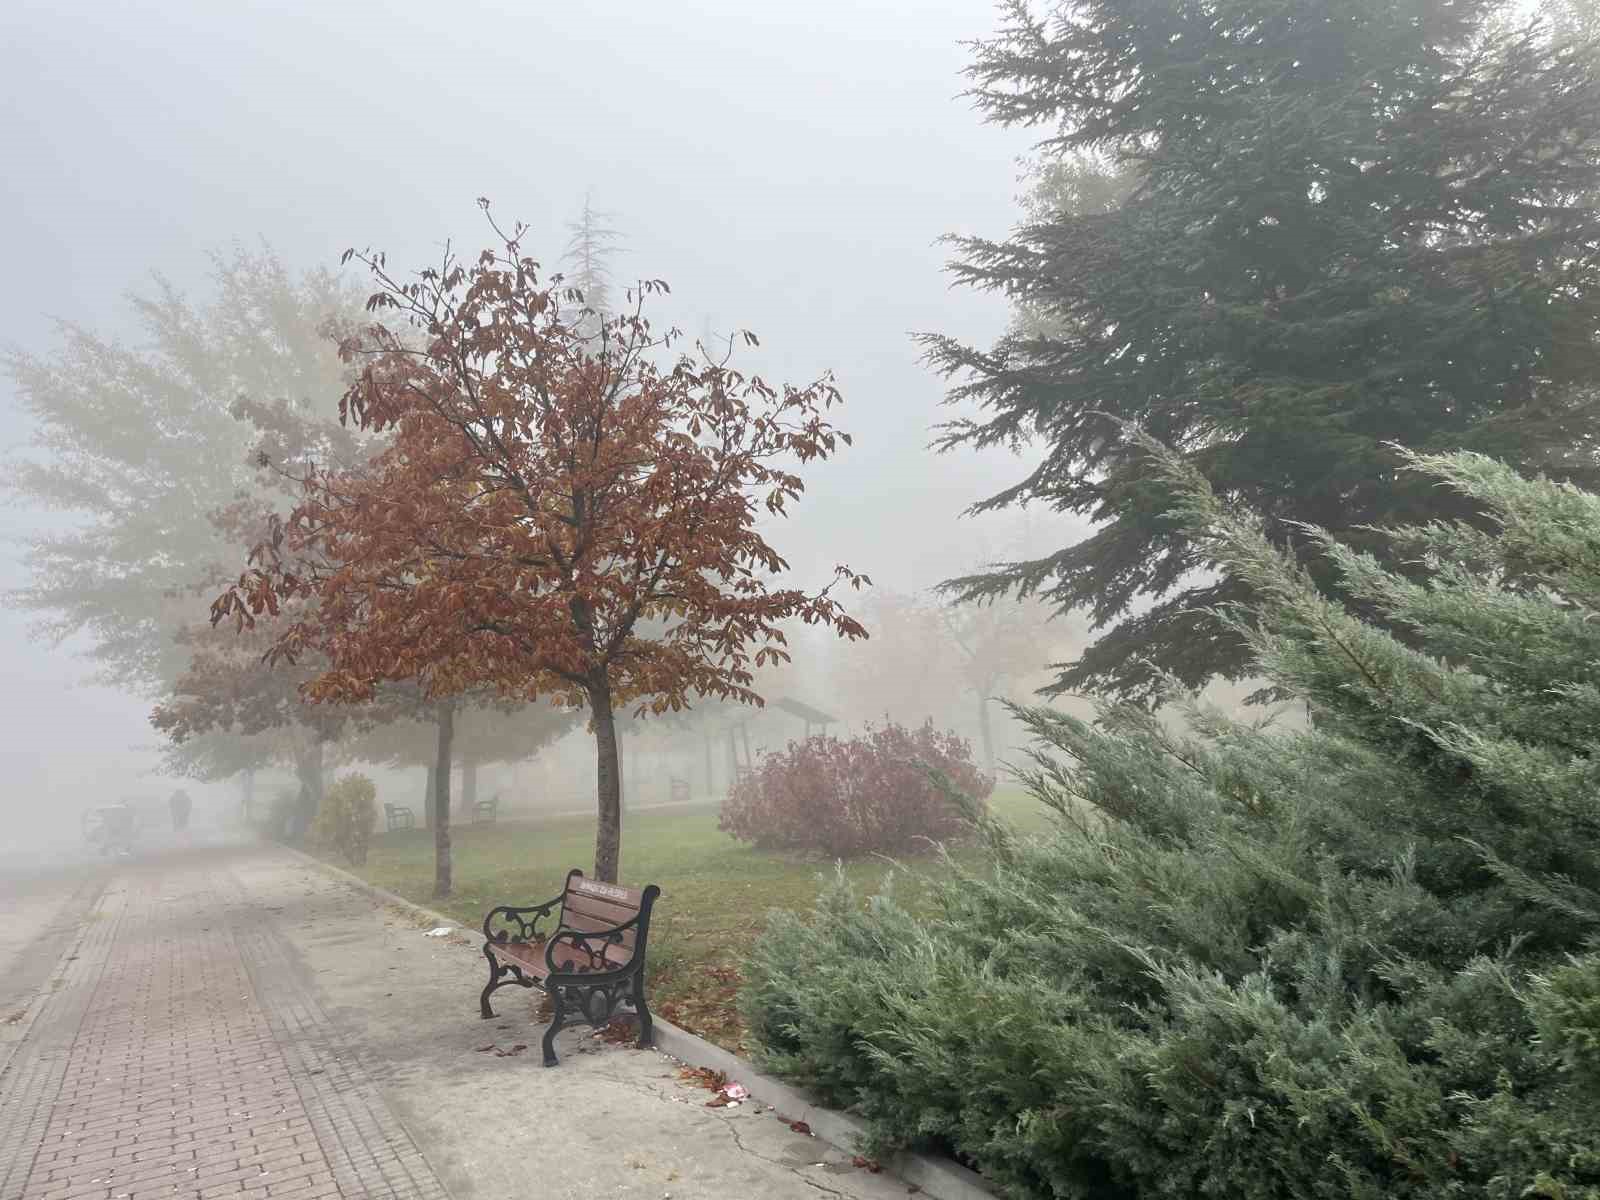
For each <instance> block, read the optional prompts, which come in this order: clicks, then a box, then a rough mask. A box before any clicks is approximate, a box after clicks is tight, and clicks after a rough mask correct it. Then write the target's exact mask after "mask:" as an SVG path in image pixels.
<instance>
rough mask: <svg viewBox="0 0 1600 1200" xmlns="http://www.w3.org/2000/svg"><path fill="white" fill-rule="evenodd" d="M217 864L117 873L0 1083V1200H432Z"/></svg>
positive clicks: (423, 1165) (278, 946) (394, 1127)
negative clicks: (172, 1199) (379, 1199)
mask: <svg viewBox="0 0 1600 1200" xmlns="http://www.w3.org/2000/svg"><path fill="white" fill-rule="evenodd" d="M227 863H228V854H227V852H207V853H201V854H189V855H185V856H182V857H181V858H180V857H170V858H168V859H167V860H165V861H163V862H161V863H156V864H145V865H134V866H130V867H128V868H127V869H126V870H123V871H120V872H118V873H117V874H116V876H115V877H114V878H113V879H112V881H111V882H110V884H109V885H108V887H107V888H106V890H105V892H104V893H102V894H101V895H100V896H99V898H98V901H97V902H96V904H95V905H94V907H93V909H92V910H91V911H90V913H89V919H88V920H87V921H86V922H85V923H84V925H83V928H82V932H81V934H80V935H79V937H78V940H77V942H76V944H75V945H73V946H71V947H64V951H65V952H64V954H63V958H62V961H61V963H60V965H59V967H58V968H57V972H56V975H55V976H54V978H53V979H52V981H51V989H52V991H51V994H50V996H49V999H48V1000H47V1001H46V1002H45V1004H44V1006H43V1008H42V1009H41V1010H40V1011H39V1013H38V1016H37V1018H36V1019H35V1021H34V1024H33V1026H32V1027H31V1028H30V1029H29V1031H28V1034H27V1036H26V1037H25V1038H24V1039H23V1041H22V1042H21V1043H20V1045H19V1046H18V1047H17V1050H16V1052H15V1054H14V1055H13V1056H12V1058H11V1061H10V1062H9V1063H8V1064H7V1065H6V1069H5V1072H4V1074H3V1075H0V1198H3V1200H13V1198H15V1200H80V1198H82V1200H90V1198H94V1200H113V1198H115V1200H154V1198H156V1197H162V1198H168V1197H184V1198H205V1200H210V1198H212V1197H251V1198H256V1197H273V1198H276V1197H294V1198H295V1200H316V1198H319V1197H334V1196H337V1197H351V1198H353V1197H374V1198H377V1197H392V1198H394V1200H445V1191H444V1188H443V1187H442V1186H441V1185H440V1183H439V1182H438V1180H437V1178H436V1177H435V1176H434V1174H433V1172H432V1170H431V1169H430V1168H429V1166H428V1164H427V1162H426V1161H425V1160H424V1159H423V1157H422V1155H421V1153H420V1152H419V1151H418V1150H417V1148H416V1146H415V1144H414V1143H413V1142H412V1140H411V1138H410V1136H409V1135H408V1134H407V1133H406V1131H405V1129H404V1128H403V1127H402V1126H401V1125H400V1123H399V1121H398V1120H397V1119H396V1118H395V1116H394V1115H393V1113H391V1112H390V1111H389V1109H388V1108H387V1106H386V1105H385V1103H384V1102H383V1099H382V1097H381V1095H380V1094H379V1093H378V1091H377V1089H376V1087H375V1086H374V1084H373V1083H372V1081H371V1079H370V1078H368V1076H367V1073H366V1072H365V1070H364V1069H363V1067H362V1065H361V1064H360V1062H358V1061H356V1060H355V1059H354V1058H353V1057H352V1056H351V1055H350V1054H348V1053H346V1052H343V1051H342V1050H341V1047H340V1045H339V1043H338V1039H337V1038H336V1037H335V1036H334V1034H333V1031H332V1028H331V1026H330V1024H329V1021H328V1019H327V1016H326V1014H325V1013H324V1012H323V1011H322V1010H321V1008H320V1007H319V1005H318V1003H317V1001H316V998H315V996H314V994H313V992H312V990H311V988H310V987H309V985H308V982H307V981H306V980H304V979H303V978H301V977H300V975H299V973H298V972H299V968H298V967H297V965H296V963H295V962H294V961H293V956H292V955H291V954H290V953H289V951H288V948H287V946H286V945H285V944H284V942H283V940H282V935H281V934H280V933H279V932H278V931H277V929H276V928H275V927H274V925H273V924H272V921H271V914H270V912H269V911H263V910H262V909H261V908H260V906H259V905H252V904H248V903H245V897H244V895H243V893H242V892H241V890H240V887H239V884H238V882H237V880H236V879H235V878H234V877H233V875H232V873H231V872H230V871H229V869H228V865H227Z"/></svg>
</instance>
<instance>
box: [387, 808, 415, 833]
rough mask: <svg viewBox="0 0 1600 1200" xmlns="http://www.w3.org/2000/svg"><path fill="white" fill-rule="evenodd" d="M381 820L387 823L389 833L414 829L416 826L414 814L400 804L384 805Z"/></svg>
mask: <svg viewBox="0 0 1600 1200" xmlns="http://www.w3.org/2000/svg"><path fill="white" fill-rule="evenodd" d="M383 819H384V820H385V821H387V822H388V825H389V832H390V833H393V832H394V831H395V830H396V829H415V828H416V825H417V817H416V814H415V813H413V812H412V811H411V810H410V809H409V808H406V807H405V806H404V805H401V804H385V805H384V806H383Z"/></svg>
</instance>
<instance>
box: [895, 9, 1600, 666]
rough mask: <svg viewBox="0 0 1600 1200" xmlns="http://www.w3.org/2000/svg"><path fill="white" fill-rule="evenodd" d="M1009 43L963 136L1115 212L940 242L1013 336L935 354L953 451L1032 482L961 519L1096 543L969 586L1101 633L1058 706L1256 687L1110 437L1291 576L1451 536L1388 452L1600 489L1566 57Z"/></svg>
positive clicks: (1476, 16)
mask: <svg viewBox="0 0 1600 1200" xmlns="http://www.w3.org/2000/svg"><path fill="white" fill-rule="evenodd" d="M1005 12H1006V21H1005V25H1004V27H1003V28H1002V29H1001V31H1000V32H999V33H998V34H996V35H995V36H994V37H992V38H991V39H989V40H987V41H985V42H982V43H980V44H978V45H977V47H976V52H975V53H976V57H975V61H974V64H973V65H972V67H971V68H970V75H971V78H972V80H973V81H974V85H975V86H974V91H973V94H974V96H975V97H976V99H977V101H978V103H979V105H980V107H981V108H982V109H983V110H984V111H985V112H986V113H987V115H988V116H989V117H990V119H992V120H994V121H996V122H998V123H1001V124H1006V125H1018V126H1036V127H1040V128H1041V129H1042V130H1044V132H1045V134H1046V137H1047V141H1046V143H1045V153H1046V155H1047V156H1061V157H1062V158H1068V157H1069V156H1074V155H1077V156H1080V157H1079V158H1078V159H1076V160H1075V161H1076V162H1077V163H1078V165H1079V166H1082V165H1083V164H1084V163H1086V162H1093V163H1099V164H1103V165H1104V167H1105V169H1106V170H1108V171H1109V172H1111V173H1112V174H1113V175H1115V177H1116V178H1117V179H1119V180H1125V181H1129V182H1130V184H1131V186H1130V190H1128V191H1127V193H1126V195H1125V196H1120V197H1119V195H1118V193H1117V190H1116V189H1114V188H1113V189H1111V190H1110V191H1109V192H1105V193H1103V194H1102V195H1100V196H1099V198H1098V201H1103V203H1101V202H1098V201H1097V200H1096V197H1094V196H1087V197H1086V196H1084V195H1080V194H1077V193H1073V192H1070V189H1069V194H1068V195H1067V197H1066V200H1068V201H1071V202H1070V203H1068V202H1063V203H1062V204H1060V205H1059V206H1055V207H1053V208H1052V206H1051V205H1049V204H1048V203H1046V204H1044V206H1043V211H1036V212H1034V213H1032V214H1030V215H1029V217H1028V219H1027V220H1026V221H1025V223H1024V224H1023V225H1021V226H1020V227H1019V228H1018V229H1017V230H1016V232H1015V233H1014V234H1013V235H1012V236H1011V237H1010V238H1008V239H1007V240H1004V241H989V240H985V239H982V238H964V239H960V240H959V241H958V248H959V259H958V261H957V262H956V263H955V264H954V268H953V269H954V273H955V275H956V277H957V278H958V279H960V280H961V281H963V282H964V283H967V284H969V285H971V286H974V287H979V288H986V289H993V290H996V291H998V292H1001V293H1003V294H1004V295H1006V296H1007V297H1008V298H1010V299H1011V300H1012V301H1013V303H1014V304H1015V305H1016V306H1017V308H1018V309H1019V310H1020V312H1021V313H1022V314H1024V316H1025V318H1026V319H1023V320H1020V321H1019V322H1018V324H1017V326H1016V327H1014V328H1013V329H1012V331H1011V332H1010V333H1008V334H1007V335H1006V336H1005V337H1003V338H1002V339H1001V340H1000V341H999V342H998V343H997V344H996V345H994V346H992V347H990V348H987V349H983V348H978V347H974V346H969V345H965V344H963V343H962V342H960V341H959V340H957V339H955V338H951V337H944V336H935V335H930V336H928V337H926V338H925V339H924V345H925V346H926V348H927V350H928V352H929V354H930V357H931V359H932V361H933V362H934V363H935V364H936V365H937V366H938V367H939V368H940V369H941V370H942V371H944V372H946V373H948V374H949V375H950V376H952V377H953V378H954V380H955V382H954V385H953V387H952V391H951V400H952V402H953V403H955V404H958V405H962V406H966V407H968V408H969V415H967V416H963V417H960V418H958V419H956V420H955V421H953V422H952V423H950V424H949V425H948V426H946V427H945V429H944V435H943V441H942V445H943V446H944V447H945V448H947V449H948V448H954V447H960V446H972V447H983V446H995V445H1004V446H1013V447H1018V448H1020V447H1023V446H1033V447H1036V448H1037V449H1038V450H1039V451H1040V452H1041V458H1040V461H1039V462H1038V465H1037V466H1036V467H1035V468H1034V469H1033V470H1032V471H1030V472H1029V473H1028V474H1027V475H1026V476H1025V477H1024V478H1023V479H1021V480H1020V481H1019V482H1018V483H1017V484H1016V485H1014V486H1013V487H1010V488H1007V489H1006V490H1005V491H1002V492H1000V493H998V494H996V495H994V496H992V497H990V498H988V499H986V500H984V501H982V502H981V503H980V504H979V505H978V506H977V507H978V508H979V509H992V508H1000V507H1004V506H1007V505H1011V504H1014V503H1019V502H1023V501H1028V500H1033V501H1038V502H1042V503H1045V504H1048V505H1050V506H1052V507H1054V508H1055V509H1057V510H1059V511H1062V512H1068V513H1073V514H1076V515H1078V516H1081V517H1088V518H1091V519H1092V520H1094V521H1095V522H1097V523H1098V525H1099V528H1098V529H1097V531H1096V532H1095V533H1094V534H1093V535H1092V536H1090V537H1088V538H1086V539H1084V540H1082V541H1080V542H1078V543H1076V544H1075V545H1070V546H1067V547H1065V548H1063V549H1061V550H1059V551H1058V552H1056V553H1054V554H1049V555H1046V556H1042V557H1038V558H1035V559H1032V560H1030V561H1028V562H1025V563H1020V564H1016V565H1014V566H1013V567H1011V568H1009V569H1007V570H1003V571H999V572H990V573H986V574H983V575H978V576H974V577H972V578H970V579H967V580H964V581H962V582H963V585H964V586H963V588H962V589H961V591H962V594H965V595H968V596H982V595H990V594H997V593H1003V592H1008V591H1017V590H1020V591H1022V592H1025V593H1027V592H1036V593H1038V594H1040V595H1042V596H1043V597H1044V598H1045V599H1047V600H1048V601H1049V602H1050V603H1052V604H1053V605H1055V606H1057V607H1059V608H1063V609H1068V608H1086V609H1088V610H1089V611H1090V613H1091V614H1092V616H1093V618H1094V620H1095V622H1096V624H1097V625H1098V626H1101V627H1104V626H1109V627H1110V629H1109V632H1107V633H1106V634H1105V635H1104V636H1103V637H1101V639H1100V640H1099V641H1098V642H1096V643H1095V644H1094V645H1093V646H1092V647H1091V648H1090V649H1089V650H1088V651H1087V652H1086V653H1085V654H1084V655H1083V656H1082V657H1081V658H1080V659H1079V660H1078V661H1077V662H1076V663H1074V664H1071V666H1070V668H1069V669H1067V670H1066V671H1065V672H1064V674H1063V675H1062V676H1061V678H1060V680H1059V686H1060V687H1062V688H1063V689H1079V688H1085V687H1098V688H1103V689H1107V690H1109V691H1111V692H1113V693H1117V694H1121V695H1124V696H1141V697H1148V696H1151V695H1153V694H1154V693H1155V691H1156V690H1157V688H1158V686H1159V683H1158V680H1159V673H1160V672H1161V671H1170V672H1172V673H1174V674H1175V675H1176V676H1177V677H1178V678H1180V679H1182V680H1183V681H1184V682H1186V683H1188V684H1191V685H1198V684H1201V683H1203V682H1204V681H1205V680H1206V679H1207V678H1209V677H1211V676H1213V675H1216V674H1222V675H1225V676H1228V677H1230V678H1239V677H1241V676H1243V675H1245V674H1246V673H1247V672H1248V671H1249V656H1248V654H1247V653H1246V650H1245V647H1244V645H1243V643H1242V641H1241V640H1240V639H1239V638H1238V637H1237V636H1236V635H1234V634H1231V633H1229V632H1227V631H1226V630H1224V629H1222V628H1221V627H1220V626H1218V625H1216V624H1215V623H1214V622H1213V621H1212V620H1211V618H1210V617H1209V615H1208V610H1210V609H1212V608H1213V607H1215V606H1216V605H1217V604H1219V603H1223V602H1227V601H1236V600H1239V599H1242V598H1243V597H1244V596H1245V594H1246V591H1247V585H1246V584H1245V583H1244V582H1243V581H1242V580H1239V579H1236V578H1235V579H1226V578H1217V577H1215V576H1214V575H1207V574H1206V573H1205V572H1206V570H1207V568H1209V567H1210V566H1211V565H1212V564H1211V561H1210V559H1209V557H1208V555H1207V553H1206V552H1205V550H1204V549H1203V548H1202V547H1200V546H1198V545H1197V544H1196V542H1195V541H1194V539H1193V538H1191V537H1189V536H1188V535H1187V534H1186V533H1185V532H1184V531H1183V530H1182V529H1181V528H1180V527H1178V526H1177V525H1176V524H1175V523H1174V522H1173V521H1172V520H1171V519H1170V518H1169V517H1168V516H1167V515H1166V513H1167V511H1168V508H1169V505H1168V502H1167V498H1166V495H1165V492H1164V489H1163V488H1162V487H1160V486H1158V485H1156V484H1155V483H1153V482H1152V481H1151V480H1150V479H1149V478H1148V477H1147V473H1146V472H1145V470H1144V467H1143V465H1142V462H1141V460H1140V458H1139V456H1138V455H1136V454H1133V453H1131V452H1130V448H1129V446H1128V444H1127V442H1126V441H1125V438H1124V435H1123V434H1122V432H1121V427H1120V426H1119V425H1118V424H1117V423H1116V422H1114V421H1112V420H1108V419H1107V417H1106V416H1105V415H1104V414H1107V413H1109V414H1112V415H1114V416H1116V417H1120V418H1132V419H1137V420H1138V421H1140V422H1142V423H1143V424H1145V425H1146V426H1147V427H1148V428H1149V429H1150V430H1151V431H1152V432H1153V433H1155V434H1156V435H1157V436H1159V437H1161V438H1162V439H1163V440H1164V441H1166V442H1168V443H1169V444H1172V445H1176V446H1178V447H1180V448H1181V449H1182V450H1183V452H1184V453H1185V455H1186V456H1187V460H1188V461H1189V462H1190V463H1191V464H1193V465H1194V466H1195V467H1197V468H1198V469H1200V470H1201V471H1202V472H1203V473H1204V474H1205V476H1206V477H1207V479H1208V480H1209V481H1210V482H1211V484H1212V485H1213V486H1214V487H1215V488H1216V489H1217V490H1218V491H1219V492H1220V493H1222V494H1223V495H1225V496H1227V497H1228V498H1230V499H1231V500H1236V501H1241V502H1245V503H1248V504H1249V505H1251V506H1252V507H1253V508H1255V509H1257V510H1259V511H1260V512H1261V513H1262V514H1263V515H1264V517H1265V519H1266V520H1267V522H1268V528H1269V530H1270V531H1271V533H1272V536H1274V537H1275V538H1277V539H1279V540H1281V541H1285V542H1288V543H1293V544H1296V545H1300V546H1301V548H1302V550H1303V549H1304V547H1303V544H1302V543H1303V538H1302V537H1301V536H1300V535H1299V534H1298V533H1297V526H1296V525H1295V524H1294V523H1295V522H1299V521H1311V522H1315V523H1317V524H1320V525H1323V526H1325V527H1328V528H1330V529H1333V530H1335V531H1336V532H1337V533H1338V534H1339V536H1341V537H1343V538H1345V539H1346V540H1355V541H1358V542H1361V543H1362V544H1365V543H1366V541H1369V540H1371V539H1370V535H1365V534H1363V533H1362V532H1361V528H1362V527H1363V526H1366V525H1370V524H1382V523H1392V522H1397V521H1417V520H1425V519H1428V518H1429V517H1432V516H1450V515H1456V514H1462V513H1466V512H1468V511H1469V510H1470V508H1471V505H1472V501H1471V500H1470V498H1468V497H1464V496H1460V495H1458V494H1453V493H1448V492H1446V491H1444V490H1442V489H1439V488H1436V487H1433V486H1432V485H1431V484H1429V483H1427V482H1425V481H1420V480H1418V479H1416V478H1415V477H1414V476H1410V475H1407V474H1405V473H1402V472H1400V471H1399V470H1398V464H1399V462H1400V459H1399V457H1398V455H1397V453H1396V451H1395V450H1393V449H1392V448H1390V446H1389V443H1391V442H1398V443H1400V444H1403V445H1406V446H1410V447H1414V448H1418V449H1423V450H1430V451H1432V450H1444V449H1452V448H1470V449H1475V450H1480V451H1483V452H1487V453H1490V454H1493V455H1495V456H1496V457H1498V458H1501V459H1504V460H1506V461H1509V462H1511V463H1514V464H1516V465H1518V466H1521V467H1525V468H1529V469H1538V470H1545V471H1549V472H1552V473H1555V474H1557V475H1559V476H1561V477H1564V478H1570V479H1573V480H1575V481H1578V482H1582V483H1585V484H1587V485H1594V484H1595V483H1597V482H1600V473H1597V470H1596V460H1595V447H1596V440H1595V438H1596V431H1597V429H1600V398H1597V396H1596V394H1595V392H1594V390H1593V389H1592V388H1590V387H1589V386H1587V385H1588V384H1589V383H1591V382H1592V381H1593V380H1595V378H1596V376H1597V367H1600V341H1597V339H1596V338H1595V337H1594V336H1593V335H1594V332H1595V329H1596V326H1597V318H1600V222H1597V220H1596V214H1595V213H1594V211H1593V209H1592V207H1591V206H1590V204H1589V203H1588V202H1587V199H1586V198H1587V197H1588V196H1589V195H1590V194H1592V193H1593V191H1594V189H1595V187H1596V185H1597V183H1600V156H1597V154H1596V152H1595V151H1596V141H1595V137H1596V133H1597V131H1600V80H1597V75H1596V72H1595V71H1594V70H1593V69H1592V67H1591V65H1590V62H1589V60H1588V58H1587V57H1586V55H1585V54H1584V53H1583V48H1582V47H1581V46H1577V45H1575V44H1573V43H1571V42H1570V41H1561V40H1559V39H1554V38H1552V37H1551V36H1549V32H1548V30H1547V29H1546V28H1543V27H1538V26H1529V25H1527V24H1525V23H1524V22H1523V18H1522V17H1520V16H1518V14H1517V10H1516V9H1515V8H1514V7H1513V6H1512V4H1510V3H1509V0H1504V2H1502V0H1465V2H1463V3H1455V4H1442V3H1439V2H1437V0H1353V2H1351V3H1342V4H1338V5H1329V4H1328V3H1326V0H1281V2H1274V3H1271V4H1264V3H1262V2H1261V0H1216V2H1215V3H1211V4H1205V5H1199V4H1187V3H1178V2H1177V0H1166V2H1156V3H1131V2H1130V0H1064V2H1062V3H1058V4H1054V5H1051V6H1049V7H1048V8H1045V9H1041V8H1039V7H1038V6H1036V5H1034V4H1032V3H1028V2H1026V0H1010V2H1009V3H1007V4H1006V5H1005ZM1082 156H1092V157H1090V158H1084V157H1082ZM1091 175H1092V172H1091ZM1066 182H1067V183H1070V184H1074V185H1076V184H1077V183H1088V182H1094V179H1093V178H1089V177H1085V178H1084V179H1081V180H1079V179H1073V178H1068V179H1067V180H1066ZM1119 200H1120V202H1118V201H1119ZM974 408H975V409H976V410H977V411H976V412H975V413H973V412H971V411H970V410H971V409H974ZM1312 566H1313V569H1315V570H1316V571H1317V572H1318V574H1319V578H1321V579H1322V580H1323V581H1324V582H1329V583H1331V582H1332V581H1331V580H1330V579H1329V578H1328V575H1327V571H1326V569H1325V568H1323V567H1322V566H1321V565H1320V564H1319V561H1312Z"/></svg>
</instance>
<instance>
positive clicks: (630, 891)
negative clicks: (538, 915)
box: [567, 875, 644, 912]
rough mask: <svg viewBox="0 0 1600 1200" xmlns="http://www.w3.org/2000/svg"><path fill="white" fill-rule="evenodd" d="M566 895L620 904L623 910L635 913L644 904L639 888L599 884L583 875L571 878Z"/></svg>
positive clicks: (615, 884)
mask: <svg viewBox="0 0 1600 1200" xmlns="http://www.w3.org/2000/svg"><path fill="white" fill-rule="evenodd" d="M567 895H568V896H569V897H571V896H584V897H588V898H592V899H596V900H604V901H606V902H607V903H609V904H620V905H622V906H623V907H624V908H631V909H633V910H634V911H635V912H637V911H638V910H639V905H640V904H642V903H643V902H644V892H643V891H641V890H640V889H639V888H631V887H623V886H622V885H621V884H620V883H601V882H600V881H599V880H598V879H590V878H588V877H587V876H583V875H579V876H575V877H574V878H573V880H572V882H571V883H570V884H569V885H568V887H567Z"/></svg>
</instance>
